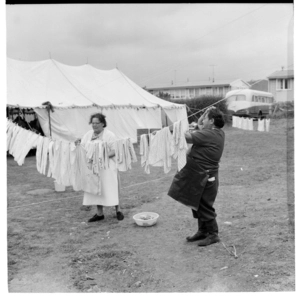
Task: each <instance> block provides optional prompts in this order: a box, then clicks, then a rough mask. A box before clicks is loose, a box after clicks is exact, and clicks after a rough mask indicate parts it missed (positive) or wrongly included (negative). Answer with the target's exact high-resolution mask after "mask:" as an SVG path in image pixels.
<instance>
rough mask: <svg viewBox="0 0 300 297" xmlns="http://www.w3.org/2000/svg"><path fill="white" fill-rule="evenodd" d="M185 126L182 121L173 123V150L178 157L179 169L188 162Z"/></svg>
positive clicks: (175, 156)
mask: <svg viewBox="0 0 300 297" xmlns="http://www.w3.org/2000/svg"><path fill="white" fill-rule="evenodd" d="M183 128H184V127H183V125H182V124H181V121H178V122H175V123H174V124H173V136H172V150H173V151H174V153H173V157H174V159H176V158H177V163H178V166H177V167H178V170H181V169H182V168H183V167H184V165H185V164H186V151H187V150H188V146H187V142H186V139H185V136H184V132H185V131H183Z"/></svg>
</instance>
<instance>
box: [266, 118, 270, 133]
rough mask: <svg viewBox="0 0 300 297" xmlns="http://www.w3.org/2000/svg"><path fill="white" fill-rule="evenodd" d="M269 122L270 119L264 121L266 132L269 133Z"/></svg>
mask: <svg viewBox="0 0 300 297" xmlns="http://www.w3.org/2000/svg"><path fill="white" fill-rule="evenodd" d="M270 121H271V119H266V132H270Z"/></svg>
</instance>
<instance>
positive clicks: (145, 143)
mask: <svg viewBox="0 0 300 297" xmlns="http://www.w3.org/2000/svg"><path fill="white" fill-rule="evenodd" d="M149 141H150V135H149V134H148V135H147V134H143V135H141V139H140V155H141V165H142V167H145V168H144V170H145V172H146V173H147V174H150V167H149V151H150V144H149Z"/></svg>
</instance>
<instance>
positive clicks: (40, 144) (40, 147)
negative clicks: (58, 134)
mask: <svg viewBox="0 0 300 297" xmlns="http://www.w3.org/2000/svg"><path fill="white" fill-rule="evenodd" d="M44 139H45V137H41V138H39V141H38V144H37V146H36V153H35V158H36V168H37V171H38V172H39V173H42V158H43V144H44Z"/></svg>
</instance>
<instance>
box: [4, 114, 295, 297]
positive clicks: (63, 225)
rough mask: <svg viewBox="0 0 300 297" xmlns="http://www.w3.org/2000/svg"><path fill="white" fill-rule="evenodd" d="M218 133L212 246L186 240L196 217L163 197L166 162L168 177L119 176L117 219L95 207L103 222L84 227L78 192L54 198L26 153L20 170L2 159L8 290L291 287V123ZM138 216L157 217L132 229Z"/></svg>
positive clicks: (137, 171)
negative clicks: (222, 142)
mask: <svg viewBox="0 0 300 297" xmlns="http://www.w3.org/2000/svg"><path fill="white" fill-rule="evenodd" d="M255 125H257V123H255ZM255 128H256V126H255ZM224 130H225V133H226V146H225V150H224V154H223V157H222V161H221V164H220V188H219V194H218V197H217V200H216V203H215V208H216V212H217V214H218V217H217V220H218V224H219V229H220V238H221V240H222V241H221V242H220V243H216V244H213V245H211V246H207V247H198V246H197V242H195V243H188V242H186V240H185V238H186V236H188V235H191V234H193V233H194V232H195V231H196V225H197V224H196V220H194V219H193V218H192V214H191V210H190V209H188V208H187V207H185V206H183V205H181V204H179V203H178V202H176V201H174V200H173V199H172V198H170V197H168V196H167V194H166V193H167V191H168V188H169V186H170V183H171V180H172V177H173V175H174V173H175V171H176V169H175V161H174V164H173V168H172V171H171V172H170V173H169V174H164V173H163V169H162V168H154V167H151V174H150V175H147V174H145V173H144V172H143V170H142V168H141V166H140V161H139V162H138V163H135V164H134V167H133V169H132V170H130V171H128V172H125V173H121V187H122V195H121V206H122V207H123V212H124V214H125V219H124V220H123V221H120V222H119V221H117V219H116V216H115V211H114V209H113V208H105V209H104V211H105V220H104V221H100V222H96V223H89V224H87V223H86V222H87V220H88V219H89V218H90V217H92V216H93V215H94V214H95V207H94V208H92V209H91V210H85V209H83V208H82V207H81V205H82V195H83V194H82V192H75V191H73V190H72V188H67V189H66V191H65V192H55V191H54V184H53V180H52V179H51V178H47V177H45V176H43V175H41V174H39V173H38V172H37V170H36V163H35V157H28V158H26V161H25V164H24V165H23V166H22V167H19V166H18V165H17V164H16V162H15V161H14V160H13V159H12V158H8V159H7V191H8V193H7V199H8V210H7V219H8V230H7V240H8V247H7V248H8V290H9V292H22V293H25V292H44V293H51V292H61V293H63V292H266V291H268V292H275V291H279V292H283V291H295V241H294V122H293V119H289V120H287V119H278V120H271V126H270V132H269V133H267V132H257V131H244V130H241V129H236V128H232V127H230V126H226V127H225V128H224ZM153 180H154V181H153ZM141 211H153V212H157V213H158V214H159V215H160V217H159V220H158V223H157V224H156V225H155V226H153V227H139V226H137V225H135V223H134V221H133V219H132V216H133V215H134V214H136V213H138V212H141ZM224 245H225V246H224ZM231 245H234V247H235V248H236V253H237V256H238V257H237V258H235V257H234V256H233V255H232V254H230V252H229V251H232V250H233V247H232V246H231ZM225 247H227V248H228V250H226V248H225Z"/></svg>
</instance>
